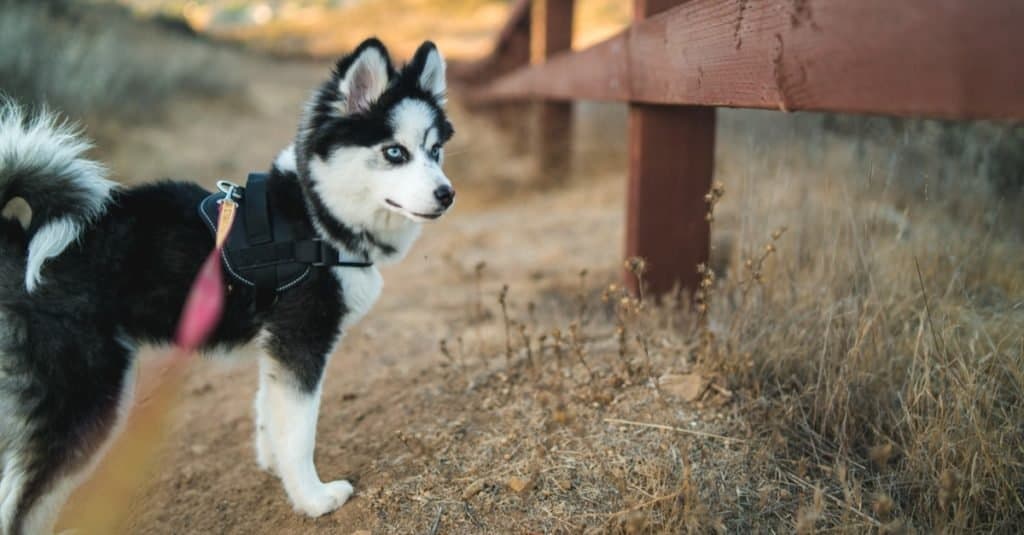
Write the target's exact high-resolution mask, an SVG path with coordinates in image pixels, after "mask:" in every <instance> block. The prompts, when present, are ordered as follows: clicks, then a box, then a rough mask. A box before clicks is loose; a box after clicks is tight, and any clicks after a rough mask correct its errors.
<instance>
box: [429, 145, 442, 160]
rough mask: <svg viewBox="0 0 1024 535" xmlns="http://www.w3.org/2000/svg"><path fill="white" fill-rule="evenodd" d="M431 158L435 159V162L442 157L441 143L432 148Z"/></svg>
mask: <svg viewBox="0 0 1024 535" xmlns="http://www.w3.org/2000/svg"><path fill="white" fill-rule="evenodd" d="M430 157H431V158H433V159H434V160H437V159H438V158H440V157H441V144H440V143H438V144H436V145H434V146H433V147H430Z"/></svg>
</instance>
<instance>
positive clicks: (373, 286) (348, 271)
mask: <svg viewBox="0 0 1024 535" xmlns="http://www.w3.org/2000/svg"><path fill="white" fill-rule="evenodd" d="M331 271H332V272H333V273H334V278H336V279H337V280H338V283H339V284H341V292H342V295H343V296H344V299H345V308H347V309H348V312H347V314H346V315H345V319H344V320H342V322H341V330H342V332H345V330H347V329H348V328H349V327H351V326H352V325H355V324H356V323H357V322H359V320H361V319H363V316H365V315H366V313H367V312H369V311H370V309H371V308H373V305H374V303H376V302H377V298H378V297H380V292H381V289H382V288H383V286H384V279H383V278H382V277H381V276H380V271H379V270H378V269H377V268H376V266H371V267H368V268H358V269H353V268H344V267H338V268H334V269H332V270H331Z"/></svg>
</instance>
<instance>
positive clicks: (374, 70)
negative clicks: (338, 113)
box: [337, 39, 393, 115]
mask: <svg viewBox="0 0 1024 535" xmlns="http://www.w3.org/2000/svg"><path fill="white" fill-rule="evenodd" d="M392 70H393V68H392V67H391V58H390V57H389V56H388V50H387V49H386V48H384V45H383V44H382V43H381V42H380V41H378V40H377V39H367V40H366V41H363V43H362V44H361V45H359V47H358V48H356V50H355V52H353V53H352V54H350V55H349V56H347V57H345V58H343V59H342V60H341V61H339V62H338V68H337V73H338V74H337V76H338V93H340V96H341V98H342V101H341V102H340V103H339V106H340V107H341V109H342V112H343V113H344V114H346V115H349V114H353V113H360V112H364V111H366V110H369V109H370V106H372V105H373V103H374V102H376V101H377V99H378V98H380V96H381V95H382V94H384V90H386V89H387V88H388V80H389V75H390V73H391V71H392Z"/></svg>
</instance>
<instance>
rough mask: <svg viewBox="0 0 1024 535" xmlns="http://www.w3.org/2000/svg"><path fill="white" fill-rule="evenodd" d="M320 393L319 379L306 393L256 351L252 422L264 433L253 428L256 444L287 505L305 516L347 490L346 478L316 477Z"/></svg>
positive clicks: (337, 502) (339, 501)
mask: <svg viewBox="0 0 1024 535" xmlns="http://www.w3.org/2000/svg"><path fill="white" fill-rule="evenodd" d="M320 395H321V385H317V388H316V390H315V391H314V392H313V393H312V394H307V393H303V392H301V391H300V390H299V388H298V387H297V385H295V384H294V383H292V382H291V381H290V380H289V379H288V372H287V370H283V369H281V368H280V366H279V365H278V364H277V363H276V362H275V361H274V360H273V359H271V358H270V357H266V356H264V357H261V361H260V393H258V394H257V422H258V425H262V426H263V428H262V430H263V431H264V433H262V434H261V433H259V431H258V434H257V448H258V450H261V451H263V452H264V453H265V454H266V455H267V456H266V457H265V460H266V461H268V467H270V468H271V469H273V470H275V471H276V472H277V474H278V475H279V476H280V478H281V482H282V483H283V484H284V488H285V492H287V494H288V498H289V499H290V500H291V502H292V506H294V507H295V509H296V510H298V511H300V512H302V513H304V514H306V515H308V516H311V517H318V516H321V515H323V514H326V513H329V512H331V511H333V510H335V509H337V508H338V507H341V506H342V505H344V503H345V502H346V501H348V499H349V497H350V496H352V493H353V489H352V485H351V484H350V483H349V482H348V481H344V480H338V481H331V482H329V483H324V482H322V481H321V480H320V476H319V475H317V471H316V466H315V465H314V464H313V453H314V448H315V445H316V422H317V413H318V411H319V409H320ZM258 429H259V428H258ZM268 449H269V450H270V451H269V452H268V451H267V450H268Z"/></svg>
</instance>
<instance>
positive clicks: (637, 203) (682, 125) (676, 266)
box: [624, 0, 715, 295]
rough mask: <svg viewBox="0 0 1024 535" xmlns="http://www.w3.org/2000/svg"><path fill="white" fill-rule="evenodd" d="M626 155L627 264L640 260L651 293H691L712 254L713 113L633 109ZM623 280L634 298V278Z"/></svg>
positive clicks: (647, 3)
mask: <svg viewBox="0 0 1024 535" xmlns="http://www.w3.org/2000/svg"><path fill="white" fill-rule="evenodd" d="M681 3H683V0H636V1H635V2H634V14H633V16H634V19H635V20H637V21H639V20H642V19H644V18H646V17H650V16H652V15H655V14H657V13H659V12H661V11H664V10H666V9H669V8H672V7H674V6H676V5H679V4H681ZM629 150H630V159H629V183H628V187H627V204H626V257H627V258H629V257H634V256H639V257H643V258H644V259H646V261H647V273H646V275H645V277H644V278H645V281H646V289H647V290H648V291H649V292H650V293H652V294H655V295H664V294H665V293H667V292H669V291H671V290H672V289H673V288H675V287H677V286H678V287H680V288H683V289H687V290H690V291H693V290H695V289H697V287H698V284H699V283H700V277H699V276H698V275H697V265H698V264H701V263H704V262H707V260H708V254H709V249H710V224H709V223H708V221H707V220H706V219H705V218H706V215H707V207H706V205H705V203H704V195H705V194H706V193H707V192H708V190H709V189H710V188H711V176H712V172H713V170H714V155H715V109H714V108H710V107H695V106H664V105H652V104H639V103H635V102H631V103H630V105H629ZM624 277H625V280H626V284H627V285H628V286H629V287H631V288H632V289H633V290H634V291H637V289H638V287H637V281H636V278H635V277H634V276H633V275H632V274H630V273H628V272H626V273H624Z"/></svg>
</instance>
